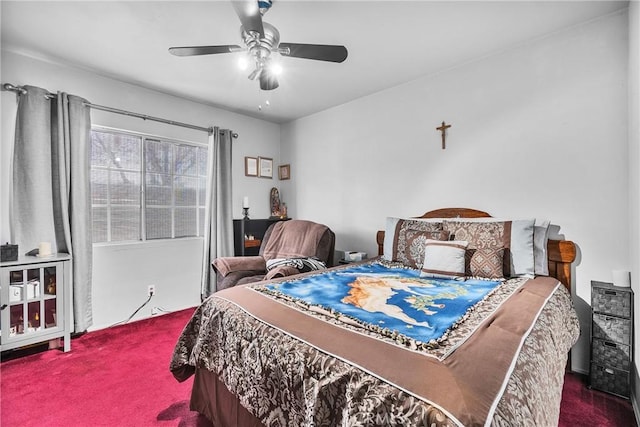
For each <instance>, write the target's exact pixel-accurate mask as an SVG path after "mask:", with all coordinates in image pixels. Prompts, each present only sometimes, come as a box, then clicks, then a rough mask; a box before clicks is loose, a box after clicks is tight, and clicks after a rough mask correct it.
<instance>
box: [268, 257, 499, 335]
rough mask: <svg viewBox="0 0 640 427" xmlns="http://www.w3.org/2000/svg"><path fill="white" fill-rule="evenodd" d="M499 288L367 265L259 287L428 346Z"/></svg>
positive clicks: (490, 283)
mask: <svg viewBox="0 0 640 427" xmlns="http://www.w3.org/2000/svg"><path fill="white" fill-rule="evenodd" d="M499 283H500V282H497V281H488V280H475V279H468V280H466V281H456V280H447V279H432V278H422V277H420V271H419V270H413V269H408V268H394V267H388V266H385V265H382V264H380V263H371V264H361V265H355V266H350V267H348V268H345V269H340V270H331V271H327V272H324V273H322V274H317V275H310V276H306V277H303V278H301V279H295V280H290V281H286V282H280V283H269V284H266V285H265V286H264V287H265V288H266V289H267V290H269V291H272V292H273V293H275V294H276V295H277V294H279V293H281V294H284V295H287V296H288V297H291V298H293V299H295V300H302V301H304V302H305V303H306V304H309V305H313V306H320V307H322V308H325V309H329V310H332V311H334V312H339V313H342V314H345V315H347V316H348V317H350V318H353V319H356V320H357V321H359V322H364V323H369V324H372V325H377V326H379V327H381V328H388V329H390V330H395V331H398V332H399V333H401V334H403V335H405V336H408V337H411V338H413V339H414V340H417V341H421V342H429V341H431V340H437V339H439V338H440V337H442V335H443V334H444V333H445V332H446V331H447V330H448V329H449V328H450V327H451V326H452V325H453V324H455V323H456V322H457V321H459V320H460V319H461V318H462V317H463V316H464V315H465V314H466V313H467V311H468V310H469V308H471V307H472V306H473V305H475V304H476V303H478V302H479V301H481V300H482V299H483V298H485V297H486V296H487V294H489V293H490V292H491V291H492V290H493V289H495V288H496V286H498V284H499Z"/></svg>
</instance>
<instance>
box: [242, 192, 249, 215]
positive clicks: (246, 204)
mask: <svg viewBox="0 0 640 427" xmlns="http://www.w3.org/2000/svg"><path fill="white" fill-rule="evenodd" d="M242 215H243V219H249V198H248V197H247V196H244V199H242Z"/></svg>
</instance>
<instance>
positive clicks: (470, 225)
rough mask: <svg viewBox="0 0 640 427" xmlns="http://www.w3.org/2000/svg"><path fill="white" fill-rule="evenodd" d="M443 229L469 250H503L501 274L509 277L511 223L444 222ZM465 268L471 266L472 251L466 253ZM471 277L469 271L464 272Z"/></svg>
mask: <svg viewBox="0 0 640 427" xmlns="http://www.w3.org/2000/svg"><path fill="white" fill-rule="evenodd" d="M443 227H444V229H445V230H446V231H448V232H449V234H450V235H452V236H453V238H454V239H456V240H464V241H466V242H469V245H468V247H469V249H493V250H497V249H503V272H504V274H506V275H507V276H508V275H509V273H510V271H511V268H510V255H509V245H510V242H511V221H484V220H483V221H467V220H457V219H456V220H445V221H444V223H443ZM468 252H469V253H468V254H467V263H466V264H467V266H470V265H471V259H470V258H471V256H472V255H473V251H468ZM466 274H467V276H471V271H469V270H467V271H466Z"/></svg>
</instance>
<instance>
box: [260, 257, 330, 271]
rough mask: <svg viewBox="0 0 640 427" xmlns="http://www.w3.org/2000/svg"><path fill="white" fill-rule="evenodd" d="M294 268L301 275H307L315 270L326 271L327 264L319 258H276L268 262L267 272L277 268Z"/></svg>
mask: <svg viewBox="0 0 640 427" xmlns="http://www.w3.org/2000/svg"><path fill="white" fill-rule="evenodd" d="M282 266H285V267H293V268H295V269H297V270H298V271H299V272H300V273H307V272H309V271H313V270H324V269H325V268H327V266H326V264H325V263H324V262H322V261H320V260H319V259H318V258H275V259H270V260H267V271H271V270H273V269H274V268H276V267H282Z"/></svg>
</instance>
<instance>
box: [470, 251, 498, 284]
mask: <svg viewBox="0 0 640 427" xmlns="http://www.w3.org/2000/svg"><path fill="white" fill-rule="evenodd" d="M468 252H471V253H472V255H471V257H470V260H469V267H468V270H469V271H470V274H471V276H473V277H479V278H483V279H504V272H503V266H504V248H498V249H493V248H484V249H470V250H469V251H468Z"/></svg>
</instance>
